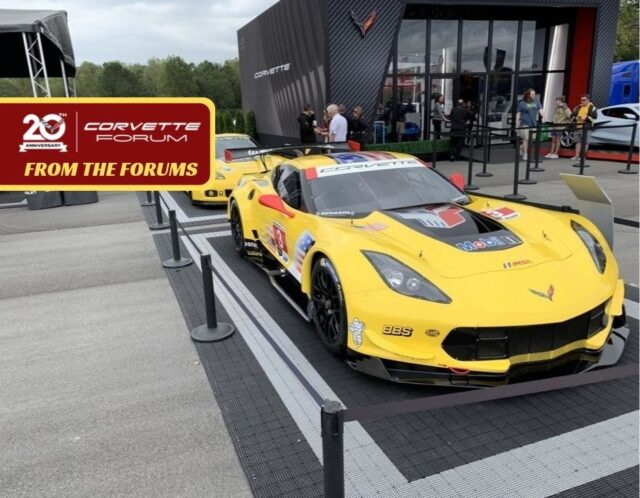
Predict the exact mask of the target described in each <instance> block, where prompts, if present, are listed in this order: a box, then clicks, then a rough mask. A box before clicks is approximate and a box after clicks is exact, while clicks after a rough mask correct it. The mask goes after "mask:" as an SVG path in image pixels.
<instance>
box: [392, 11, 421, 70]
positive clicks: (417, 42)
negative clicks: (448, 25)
mask: <svg viewBox="0 0 640 498" xmlns="http://www.w3.org/2000/svg"><path fill="white" fill-rule="evenodd" d="M426 44H427V21H426V20H413V19H405V20H404V21H402V24H401V25H400V33H399V34H398V72H399V73H424V68H425V50H426V46H427V45H426Z"/></svg>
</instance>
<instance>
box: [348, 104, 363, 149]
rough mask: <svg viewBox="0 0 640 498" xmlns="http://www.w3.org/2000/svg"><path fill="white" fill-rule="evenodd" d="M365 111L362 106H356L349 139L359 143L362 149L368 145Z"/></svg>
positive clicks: (352, 115)
mask: <svg viewBox="0 0 640 498" xmlns="http://www.w3.org/2000/svg"><path fill="white" fill-rule="evenodd" d="M363 114H364V110H363V109H362V106H359V105H357V106H355V107H354V108H353V112H352V113H351V119H350V120H349V139H350V140H353V141H354V142H358V143H359V144H360V146H361V147H362V146H363V145H364V144H365V143H366V138H367V122H366V121H365V120H364V118H363V117H362V115H363Z"/></svg>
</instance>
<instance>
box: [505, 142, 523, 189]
mask: <svg viewBox="0 0 640 498" xmlns="http://www.w3.org/2000/svg"><path fill="white" fill-rule="evenodd" d="M514 150H515V152H516V153H515V161H514V167H513V193H511V194H507V195H505V196H504V198H505V199H512V200H514V201H523V200H524V199H526V198H527V196H526V195H522V194H519V193H518V179H519V178H520V147H516V148H515V149H514Z"/></svg>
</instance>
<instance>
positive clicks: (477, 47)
mask: <svg viewBox="0 0 640 498" xmlns="http://www.w3.org/2000/svg"><path fill="white" fill-rule="evenodd" d="M488 40H489V21H463V22H462V68H461V71H462V72H463V73H464V72H470V73H484V72H485V71H486V70H487V68H486V63H487V61H486V50H487V42H488Z"/></svg>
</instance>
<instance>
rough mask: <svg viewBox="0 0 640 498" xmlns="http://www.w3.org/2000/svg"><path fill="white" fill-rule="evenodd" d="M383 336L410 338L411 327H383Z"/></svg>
mask: <svg viewBox="0 0 640 498" xmlns="http://www.w3.org/2000/svg"><path fill="white" fill-rule="evenodd" d="M382 333H383V334H384V335H395V336H398V337H411V335H412V334H413V327H404V326H402V325H385V326H384V327H383V328H382Z"/></svg>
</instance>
